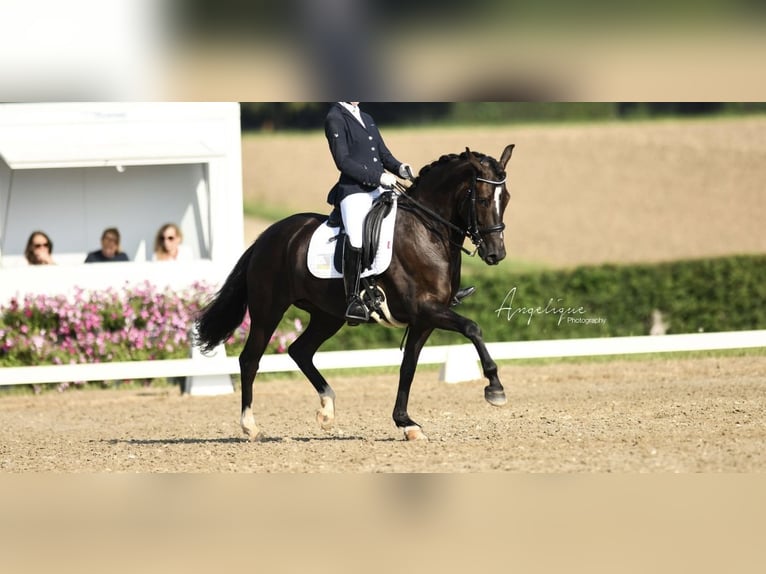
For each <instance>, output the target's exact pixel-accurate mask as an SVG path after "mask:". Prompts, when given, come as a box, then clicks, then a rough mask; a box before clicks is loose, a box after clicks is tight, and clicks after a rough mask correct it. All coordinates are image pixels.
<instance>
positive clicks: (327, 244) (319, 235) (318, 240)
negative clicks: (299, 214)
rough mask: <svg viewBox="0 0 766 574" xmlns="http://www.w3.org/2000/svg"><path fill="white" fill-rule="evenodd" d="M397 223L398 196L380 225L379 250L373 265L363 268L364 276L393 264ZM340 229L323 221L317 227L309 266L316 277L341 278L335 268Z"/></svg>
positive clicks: (312, 240) (376, 272)
mask: <svg viewBox="0 0 766 574" xmlns="http://www.w3.org/2000/svg"><path fill="white" fill-rule="evenodd" d="M395 223H396V196H394V203H393V205H392V206H391V211H390V212H389V214H388V215H387V216H386V217H385V219H383V223H382V225H381V226H380V243H379V245H378V252H377V253H376V254H375V260H374V261H373V262H372V267H370V268H368V269H364V270H362V277H369V276H370V275H380V274H381V273H383V272H384V271H385V270H386V269H388V266H389V265H390V264H391V255H392V254H393V252H394V224H395ZM338 231H340V228H339V227H330V226H329V225H327V223H326V222H325V223H323V224H322V225H320V226H319V227H317V229H316V231H314V234H313V235H312V236H311V241H310V242H309V252H308V267H309V271H311V274H312V275H313V276H314V277H318V278H319V279H340V278H341V277H343V274H342V273H341V271H340V270H339V269H335V264H334V258H335V244H336V243H337V241H336V240H335V237H337V235H338Z"/></svg>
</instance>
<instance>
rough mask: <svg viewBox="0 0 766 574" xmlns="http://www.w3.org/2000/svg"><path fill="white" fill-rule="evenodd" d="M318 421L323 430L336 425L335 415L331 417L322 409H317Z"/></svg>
mask: <svg viewBox="0 0 766 574" xmlns="http://www.w3.org/2000/svg"><path fill="white" fill-rule="evenodd" d="M317 422H318V423H319V426H320V427H321V428H322V430H326V431H328V430H330V429H332V427H333V426H335V417H330V416H328V415H326V414H325V413H323V412H322V411H321V410H317Z"/></svg>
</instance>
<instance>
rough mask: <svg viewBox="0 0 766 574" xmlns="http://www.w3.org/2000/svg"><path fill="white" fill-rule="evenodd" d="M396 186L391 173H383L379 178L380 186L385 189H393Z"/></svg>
mask: <svg viewBox="0 0 766 574" xmlns="http://www.w3.org/2000/svg"><path fill="white" fill-rule="evenodd" d="M395 185H396V176H395V175H394V174H393V173H388V172H387V171H384V172H383V175H381V176H380V186H381V187H383V188H385V189H393V188H394V186H395Z"/></svg>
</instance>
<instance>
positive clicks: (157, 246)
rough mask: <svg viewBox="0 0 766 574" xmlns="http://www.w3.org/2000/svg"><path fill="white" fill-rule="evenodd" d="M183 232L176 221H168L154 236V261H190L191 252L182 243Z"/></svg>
mask: <svg viewBox="0 0 766 574" xmlns="http://www.w3.org/2000/svg"><path fill="white" fill-rule="evenodd" d="M183 239H184V237H183V234H182V233H181V230H180V229H179V228H178V226H177V225H176V224H174V223H166V224H165V225H163V226H162V227H160V229H159V231H157V236H156V237H155V238H154V256H153V257H152V260H154V261H190V260H191V259H192V254H191V252H190V251H189V250H188V249H187V247H186V246H185V245H182V242H183Z"/></svg>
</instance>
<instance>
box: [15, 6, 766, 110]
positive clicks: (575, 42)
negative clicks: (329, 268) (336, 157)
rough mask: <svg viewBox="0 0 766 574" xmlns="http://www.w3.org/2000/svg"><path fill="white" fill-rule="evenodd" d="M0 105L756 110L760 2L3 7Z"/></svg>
mask: <svg viewBox="0 0 766 574" xmlns="http://www.w3.org/2000/svg"><path fill="white" fill-rule="evenodd" d="M3 21H4V23H5V26H4V31H3V34H2V35H0V74H2V78H3V82H2V83H1V84H0V100H4V101H30V100H47V101H52V100H62V99H64V100H69V99H78V100H82V99H88V100H103V99H143V100H146V99H185V100H229V101H231V100H235V101H305V100H336V99H341V98H346V97H349V96H348V94H353V95H354V98H353V99H359V100H367V101H381V100H400V101H402V100H407V101H417V100H445V101H468V100H477V101H554V100H555V101H575V100H576V101H625V100H627V101H633V100H642V101H652V100H655V101H662V100H672V101H676V100H679V101H684V100H685V101H697V100H700V99H702V100H710V101H742V100H749V101H753V100H755V101H758V100H765V99H766V98H764V95H763V94H764V85H765V84H766V78H764V75H763V74H762V73H759V72H760V69H761V64H762V62H763V61H764V60H765V59H766V58H764V56H766V54H765V53H764V52H765V49H764V38H765V37H766V36H765V35H764V34H763V23H764V7H763V3H762V2H759V1H758V0H737V1H734V2H732V1H724V0H703V1H697V2H692V1H691V0H672V1H665V2H659V1H654V0H652V1H649V2H642V3H640V4H635V3H628V2H605V1H602V0H587V1H585V2H578V3H576V4H571V3H566V2H561V1H558V0H547V1H545V2H535V3H531V2H519V1H514V2H500V1H498V0H477V1H475V2H471V3H465V2H456V1H454V0H442V1H440V2H436V1H435V0H424V1H422V2H415V3H413V2H404V1H400V0H397V1H393V2H385V3H384V2H381V1H380V0H358V1H354V0H330V1H327V2H321V3H320V2H312V1H310V0H285V1H281V2H276V1H273V0H250V1H244V0H217V1H215V2H213V1H211V0H186V1H181V0H159V1H158V0H110V1H108V2H93V1H91V0H70V1H68V2H66V3H60V2H54V1H52V0H4V1H3Z"/></svg>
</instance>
